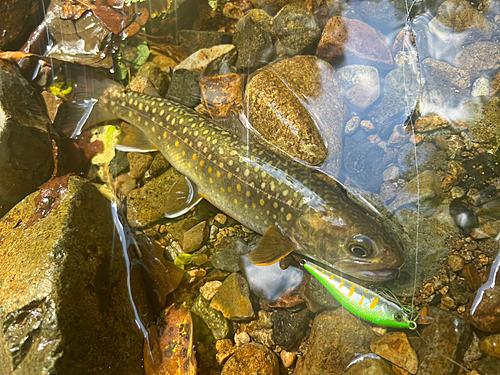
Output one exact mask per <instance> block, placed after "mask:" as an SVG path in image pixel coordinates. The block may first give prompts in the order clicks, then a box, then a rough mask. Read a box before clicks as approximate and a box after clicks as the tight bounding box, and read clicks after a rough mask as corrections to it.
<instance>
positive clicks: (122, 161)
mask: <svg viewBox="0 0 500 375" xmlns="http://www.w3.org/2000/svg"><path fill="white" fill-rule="evenodd" d="M128 168H129V164H128V157H127V152H123V151H119V150H115V157H114V158H113V160H111V162H110V163H109V171H110V173H111V174H112V175H113V177H114V178H117V177H118V176H119V175H121V174H122V173H125V172H126V171H127V170H128Z"/></svg>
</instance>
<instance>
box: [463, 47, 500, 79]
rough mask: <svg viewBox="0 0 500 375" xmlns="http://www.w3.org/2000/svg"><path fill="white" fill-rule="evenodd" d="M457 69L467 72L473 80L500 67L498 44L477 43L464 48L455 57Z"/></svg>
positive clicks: (499, 48)
mask: <svg viewBox="0 0 500 375" xmlns="http://www.w3.org/2000/svg"><path fill="white" fill-rule="evenodd" d="M455 65H456V66H457V68H459V69H462V70H463V71H465V72H467V73H468V74H469V76H470V77H471V79H475V78H478V77H480V76H481V74H482V73H484V72H488V71H491V70H493V69H497V68H499V67H500V47H499V46H498V44H497V43H492V42H477V43H474V44H470V45H468V46H466V47H465V48H463V49H462V50H461V51H460V52H459V53H458V54H457V56H455Z"/></svg>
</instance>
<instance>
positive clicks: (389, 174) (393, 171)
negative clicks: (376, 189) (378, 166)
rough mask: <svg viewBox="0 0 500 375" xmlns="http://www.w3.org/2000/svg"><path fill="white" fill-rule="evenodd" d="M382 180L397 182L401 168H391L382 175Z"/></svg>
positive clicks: (393, 166)
mask: <svg viewBox="0 0 500 375" xmlns="http://www.w3.org/2000/svg"><path fill="white" fill-rule="evenodd" d="M382 178H383V180H384V181H396V180H397V179H398V178H399V168H398V167H396V166H395V165H392V166H390V167H389V168H387V169H386V170H385V171H384V173H382Z"/></svg>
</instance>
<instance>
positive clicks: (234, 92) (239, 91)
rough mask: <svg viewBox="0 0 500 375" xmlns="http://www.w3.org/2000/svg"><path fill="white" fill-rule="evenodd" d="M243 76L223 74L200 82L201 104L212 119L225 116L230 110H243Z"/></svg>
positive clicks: (205, 78)
mask: <svg viewBox="0 0 500 375" xmlns="http://www.w3.org/2000/svg"><path fill="white" fill-rule="evenodd" d="M244 82H245V75H243V74H234V73H232V74H223V75H218V76H213V77H203V78H202V79H201V80H200V87H201V92H202V94H203V100H202V102H203V104H204V105H205V107H206V108H207V110H208V112H209V113H210V116H212V118H216V117H221V116H225V115H226V114H227V113H228V111H229V110H230V109H233V110H242V109H243V86H244Z"/></svg>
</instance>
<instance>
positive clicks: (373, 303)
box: [300, 260, 417, 330]
mask: <svg viewBox="0 0 500 375" xmlns="http://www.w3.org/2000/svg"><path fill="white" fill-rule="evenodd" d="M300 265H301V266H302V267H304V269H306V270H307V271H308V272H309V273H310V274H311V275H313V276H314V277H315V278H316V279H318V281H319V282H320V283H321V284H323V286H324V287H325V288H326V289H327V290H328V291H329V292H330V293H331V294H332V295H333V296H334V297H335V299H336V300H337V301H339V302H340V304H341V305H342V306H344V307H345V308H346V310H348V311H349V312H350V313H352V314H354V315H356V316H358V317H360V318H362V319H365V320H368V321H370V322H372V323H375V324H378V325H381V326H386V327H394V328H408V329H411V330H414V329H416V328H417V323H416V322H415V321H414V320H411V319H410V317H409V316H408V313H407V312H406V311H405V310H404V309H403V308H402V307H400V306H398V305H397V304H395V303H393V302H391V301H389V300H387V299H386V298H384V297H382V296H381V295H380V294H377V293H374V292H373V291H371V290H370V289H367V288H366V287H364V286H361V285H359V284H356V283H353V282H351V281H348V280H346V279H344V278H342V277H340V276H338V275H335V274H334V273H332V272H329V271H327V270H325V269H324V268H321V267H319V266H317V265H315V264H312V263H311V262H309V261H306V260H301V261H300Z"/></svg>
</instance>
